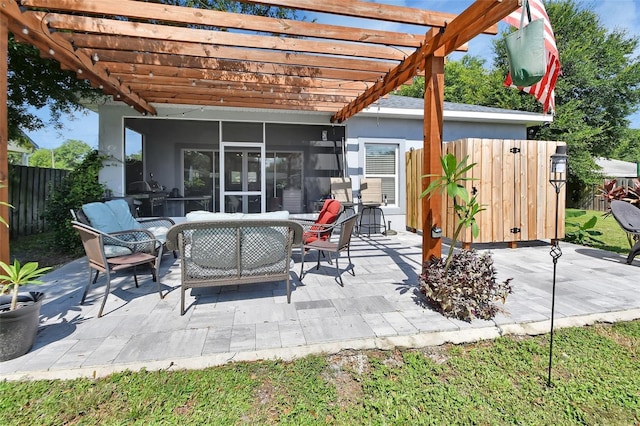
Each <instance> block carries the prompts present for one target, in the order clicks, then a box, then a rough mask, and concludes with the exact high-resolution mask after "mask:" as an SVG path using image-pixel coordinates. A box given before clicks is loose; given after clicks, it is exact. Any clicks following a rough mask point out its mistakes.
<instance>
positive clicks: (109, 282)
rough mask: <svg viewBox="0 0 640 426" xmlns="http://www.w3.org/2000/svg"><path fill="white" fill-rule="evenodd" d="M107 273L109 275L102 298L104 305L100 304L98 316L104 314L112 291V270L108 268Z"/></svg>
mask: <svg viewBox="0 0 640 426" xmlns="http://www.w3.org/2000/svg"><path fill="white" fill-rule="evenodd" d="M105 274H106V276H107V285H106V287H105V288H104V297H103V298H102V305H100V310H99V311H98V318H100V317H101V316H102V311H103V310H104V305H105V304H106V303H107V296H108V295H109V291H111V272H110V271H109V270H108V269H107V271H106V272H105Z"/></svg>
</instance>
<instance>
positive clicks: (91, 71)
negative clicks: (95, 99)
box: [0, 0, 155, 114]
mask: <svg viewBox="0 0 640 426" xmlns="http://www.w3.org/2000/svg"><path fill="white" fill-rule="evenodd" d="M0 6H1V12H2V13H3V14H5V15H7V16H8V17H9V30H10V31H11V32H12V33H13V34H14V35H15V36H16V38H17V39H19V40H23V41H26V42H28V43H30V44H32V45H34V46H36V47H37V48H38V49H40V51H42V52H49V51H53V52H54V54H53V56H54V57H55V59H56V60H57V61H58V62H60V64H61V65H64V66H66V67H68V68H69V69H72V70H75V71H76V73H78V74H80V73H82V78H86V79H88V80H89V81H91V82H92V84H94V85H95V86H96V87H100V86H102V88H103V90H104V91H105V92H106V93H109V94H112V95H114V96H118V95H119V96H120V100H121V101H123V102H126V103H127V104H129V105H131V106H133V107H134V108H135V109H136V110H137V111H138V112H141V113H143V112H144V113H150V114H155V109H154V108H153V107H152V106H151V105H149V104H148V103H147V101H146V100H144V99H142V98H141V97H140V96H138V95H137V94H135V93H132V92H131V91H130V90H129V89H127V88H125V87H122V85H121V84H120V82H119V81H117V80H116V79H113V78H111V77H110V76H109V75H108V74H107V73H105V72H104V70H102V69H100V68H99V67H96V66H94V65H93V63H92V61H91V59H90V58H89V57H88V56H86V55H84V54H81V53H78V52H75V50H74V49H73V46H71V44H69V42H67V41H66V40H65V39H64V38H62V37H59V36H57V35H56V34H51V33H49V31H48V29H47V28H46V27H44V28H43V27H42V25H41V22H40V21H39V20H37V19H34V17H33V16H29V15H28V14H23V13H22V12H21V11H20V8H19V6H18V4H17V2H16V1H15V0H4V1H3V2H2V5H0ZM49 55H50V53H49Z"/></svg>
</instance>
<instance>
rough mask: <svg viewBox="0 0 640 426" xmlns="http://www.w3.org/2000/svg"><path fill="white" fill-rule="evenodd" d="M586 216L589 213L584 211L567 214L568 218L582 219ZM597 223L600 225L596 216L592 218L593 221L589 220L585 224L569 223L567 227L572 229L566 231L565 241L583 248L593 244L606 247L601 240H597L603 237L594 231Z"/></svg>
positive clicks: (568, 212)
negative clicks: (581, 217)
mask: <svg viewBox="0 0 640 426" xmlns="http://www.w3.org/2000/svg"><path fill="white" fill-rule="evenodd" d="M586 214H587V212H586V211H584V210H578V211H567V212H566V216H567V218H572V217H580V216H584V215H586ZM596 223H598V218H597V217H596V216H593V217H591V219H589V220H587V221H586V222H585V223H583V224H580V223H579V222H567V226H568V227H572V228H571V229H567V230H566V231H565V233H564V240H565V241H567V242H569V243H575V244H580V245H583V246H590V245H592V244H593V243H598V244H601V245H604V243H603V242H602V241H601V240H599V239H597V238H595V237H597V236H600V235H602V232H600V231H597V230H595V229H593V228H594V227H595V226H596Z"/></svg>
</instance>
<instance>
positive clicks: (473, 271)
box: [420, 250, 512, 321]
mask: <svg viewBox="0 0 640 426" xmlns="http://www.w3.org/2000/svg"><path fill="white" fill-rule="evenodd" d="M511 280H512V278H508V279H507V280H505V281H503V282H498V281H497V280H496V270H495V267H494V266H493V259H492V258H491V255H490V254H489V253H483V254H478V253H477V252H476V251H475V250H461V251H460V252H458V253H455V254H454V255H453V256H452V258H451V264H450V266H449V269H448V270H447V269H446V268H445V267H444V262H443V260H442V258H433V259H431V260H430V261H428V262H426V263H425V265H424V267H423V272H422V275H421V276H420V292H421V293H422V294H424V295H425V297H426V299H427V301H428V302H429V303H431V304H432V305H433V306H434V307H435V308H436V309H438V311H439V312H440V313H442V314H443V315H444V316H446V317H452V318H457V319H460V320H463V321H471V320H472V319H474V318H481V319H491V318H493V316H494V315H495V314H496V313H497V312H498V307H497V306H496V304H495V303H494V302H496V301H497V300H501V301H502V303H504V302H505V301H506V298H507V295H508V294H510V293H512V289H511V284H510V283H511Z"/></svg>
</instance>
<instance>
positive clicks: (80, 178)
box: [44, 150, 106, 253]
mask: <svg viewBox="0 0 640 426" xmlns="http://www.w3.org/2000/svg"><path fill="white" fill-rule="evenodd" d="M105 158H106V157H105V156H104V155H102V154H100V153H98V151H96V150H94V151H91V152H89V153H88V154H87V155H86V157H85V158H84V160H83V161H82V163H81V164H80V165H79V166H78V167H76V168H75V169H74V170H73V171H71V172H70V173H69V174H68V175H67V177H66V178H65V179H64V180H63V181H62V183H61V185H59V186H58V187H57V188H55V189H54V190H53V191H52V193H51V195H50V197H49V199H48V200H47V207H46V209H45V212H44V216H45V219H46V220H47V224H48V226H49V229H50V230H51V231H52V232H53V233H54V244H55V246H56V248H57V249H59V250H61V251H63V252H65V253H74V252H76V251H77V250H79V248H80V239H79V238H78V234H77V232H76V231H75V230H74V229H73V228H72V227H71V214H70V212H69V210H70V209H74V210H77V209H79V208H80V207H82V205H83V204H85V203H90V202H92V201H99V200H100V199H101V198H102V197H103V195H104V191H105V186H104V185H103V184H101V183H100V182H99V180H98V173H99V172H100V169H101V168H102V161H103V160H104V159H105Z"/></svg>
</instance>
